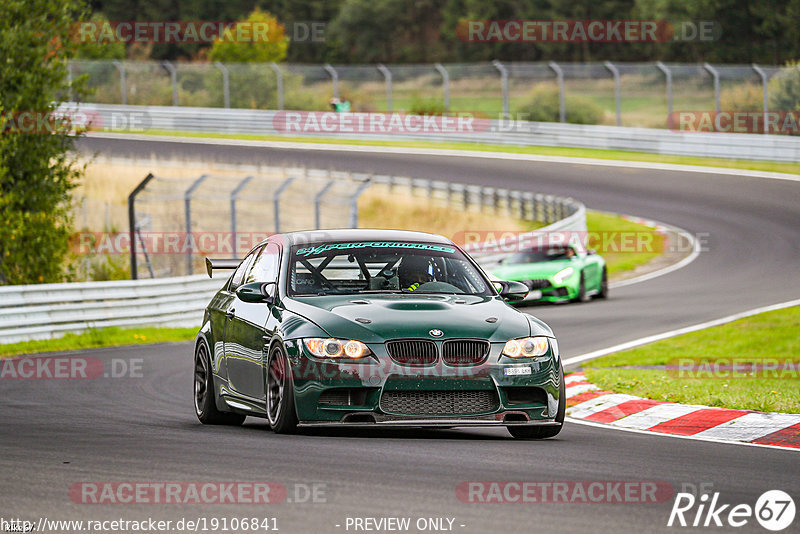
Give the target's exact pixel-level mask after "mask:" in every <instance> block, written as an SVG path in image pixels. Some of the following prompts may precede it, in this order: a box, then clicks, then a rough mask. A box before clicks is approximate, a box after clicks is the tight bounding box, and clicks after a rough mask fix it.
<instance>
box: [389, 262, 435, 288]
mask: <svg viewBox="0 0 800 534" xmlns="http://www.w3.org/2000/svg"><path fill="white" fill-rule="evenodd" d="M429 267H430V262H429V261H428V258H426V257H424V256H406V257H405V258H403V261H402V262H400V267H399V268H398V269H397V276H398V277H399V279H400V287H401V288H402V289H406V290H408V291H414V290H415V289H417V288H418V287H419V286H420V284H424V283H426V282H432V281H433V276H431V275H430V274H429V273H428V268H429Z"/></svg>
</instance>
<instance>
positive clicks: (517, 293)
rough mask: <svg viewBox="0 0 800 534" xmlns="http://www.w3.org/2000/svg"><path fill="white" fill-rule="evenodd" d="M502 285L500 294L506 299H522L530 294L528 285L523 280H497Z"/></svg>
mask: <svg viewBox="0 0 800 534" xmlns="http://www.w3.org/2000/svg"><path fill="white" fill-rule="evenodd" d="M495 284H498V285H500V286H501V287H500V296H501V297H503V299H505V300H522V299H524V298H525V296H526V295H527V294H528V291H530V290H529V289H528V286H526V285H525V284H523V283H522V282H515V281H513V280H502V281H498V282H495Z"/></svg>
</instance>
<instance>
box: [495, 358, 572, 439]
mask: <svg viewBox="0 0 800 534" xmlns="http://www.w3.org/2000/svg"><path fill="white" fill-rule="evenodd" d="M558 378H559V380H560V383H559V386H558V410H556V417H555V420H556V423H558V426H507V427H506V429H508V433H509V434H511V435H512V436H513V437H514V438H516V439H547V438H552V437H555V436H557V435H558V433H559V432H561V429H562V428H563V427H564V416H565V415H566V411H567V387H566V385H565V384H564V367H562V366H561V364H559V368H558Z"/></svg>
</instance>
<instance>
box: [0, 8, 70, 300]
mask: <svg viewBox="0 0 800 534" xmlns="http://www.w3.org/2000/svg"><path fill="white" fill-rule="evenodd" d="M85 16H86V12H85V9H84V5H83V2H82V1H81V0H60V1H59V2H53V1H52V0H5V1H4V2H2V3H0V112H2V119H3V120H2V134H0V214H2V225H0V283H3V284H30V283H37V282H57V281H60V280H63V279H64V278H65V274H64V273H65V269H64V264H65V257H66V254H67V248H68V247H67V238H68V236H69V234H70V233H71V218H70V205H69V203H70V191H71V190H72V189H73V187H75V185H76V184H77V182H78V180H79V178H80V176H81V173H82V168H81V167H80V166H79V165H78V163H77V161H76V159H75V156H74V153H72V152H70V150H71V149H72V148H73V147H74V142H75V136H74V135H72V134H71V133H70V132H69V131H68V130H69V126H70V125H69V121H66V122H65V123H61V124H60V125H58V127H57V128H54V129H53V131H52V132H47V131H46V130H47V128H46V121H45V122H42V123H39V124H38V125H34V126H33V127H32V128H27V129H26V128H21V125H20V122H19V120H18V119H19V118H20V117H21V116H22V114H25V113H27V114H28V116H29V117H30V116H33V117H37V116H38V117H47V116H52V113H53V111H54V110H55V109H56V108H57V107H58V105H59V104H61V103H62V102H64V100H65V99H66V98H67V95H68V92H69V91H68V89H69V87H68V81H67V80H68V78H67V59H68V58H69V57H71V56H72V55H73V54H74V52H75V47H76V46H77V43H76V42H75V41H74V40H73V39H72V38H71V29H72V24H73V22H74V21H75V20H83V19H84V17H85ZM74 90H75V91H78V90H79V87H75V88H74ZM28 124H30V123H28Z"/></svg>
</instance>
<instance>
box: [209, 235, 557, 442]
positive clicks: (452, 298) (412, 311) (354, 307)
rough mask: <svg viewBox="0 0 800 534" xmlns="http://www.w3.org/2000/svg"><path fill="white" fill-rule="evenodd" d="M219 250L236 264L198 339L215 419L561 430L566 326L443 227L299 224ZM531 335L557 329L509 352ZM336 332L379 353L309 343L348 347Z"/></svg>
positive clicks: (284, 428) (286, 427)
mask: <svg viewBox="0 0 800 534" xmlns="http://www.w3.org/2000/svg"><path fill="white" fill-rule="evenodd" d="M410 255H415V256H414V257H415V260H411V259H406V258H409V257H410ZM420 261H422V265H427V267H424V268H423V271H422V273H421V275H423V278H425V281H423V282H422V283H421V284H416V285H417V286H418V287H417V289H414V290H410V289H405V288H404V287H405V286H406V284H404V283H403V281H402V279H403V277H404V276H406V275H407V274H408V273H406V272H405V271H404V265H414V264H415V262H416V264H420ZM207 262H208V265H209V271H211V270H212V269H217V268H235V272H234V273H233V275H232V276H231V277H230V278H228V280H227V281H226V282H225V284H224V287H223V288H222V289H221V290H220V291H219V292H218V293H217V294H216V295H215V296H214V297H213V298H212V300H211V302H210V303H209V305H208V307H207V308H206V311H205V316H204V320H203V325H202V327H201V329H200V332H199V335H198V337H197V341H196V344H195V410H196V413H197V415H198V418H200V420H201V421H202V422H206V423H208V422H211V423H231V424H239V423H241V422H242V421H243V420H244V417H245V416H256V417H267V418H268V419H269V421H270V425H271V426H272V427H273V429H274V430H275V431H277V432H291V431H293V430H294V428H296V427H297V426H315V425H330V424H334V425H370V426H383V425H389V426H432V427H453V426H505V427H507V428H509V429H510V430H509V431H510V432H511V433H512V435H514V436H515V437H527V438H543V437H551V436H554V435H556V434H557V433H558V431H559V430H560V428H561V426H562V423H563V419H564V404H565V395H564V379H563V369H562V366H561V361H560V356H559V352H558V343H557V341H556V339H555V338H554V336H553V332H552V330H551V329H550V328H549V327H548V326H547V325H546V324H544V323H543V322H542V321H540V320H538V319H536V318H535V317H533V316H531V315H528V314H525V313H522V312H521V311H519V310H516V309H515V308H513V307H511V306H510V305H509V304H508V303H507V301H506V299H508V298H514V297H515V296H516V298H519V297H521V296H523V295H524V294H525V288H524V287H523V286H521V284H515V283H514V282H506V283H504V284H505V285H504V286H503V287H504V290H503V291H502V292H501V293H498V291H497V290H496V289H495V286H494V285H493V284H492V282H491V281H490V280H489V279H488V278H487V277H486V275H485V274H484V273H483V272H482V271H481V270H480V268H479V267H478V266H477V264H476V263H475V262H474V261H473V260H472V259H471V258H469V257H468V256H467V255H466V254H465V253H463V252H462V251H461V250H460V249H459V248H458V247H457V246H456V245H454V244H453V243H452V242H451V241H449V240H447V239H445V238H443V237H440V236H435V235H431V234H422V233H417V232H401V231H387V230H331V231H325V232H297V233H291V234H282V235H276V236H272V237H271V238H270V239H268V240H266V241H265V242H263V243H261V244H259V245H258V246H257V247H255V249H254V250H253V251H251V253H250V254H248V256H247V257H246V258H245V259H244V260H242V261H241V262H231V261H230V260H222V261H215V260H207ZM406 270H407V269H406ZM418 274H419V273H418ZM401 286H403V287H401ZM412 287H413V286H412ZM531 337H541V338H547V340H548V341H547V343H546V344H545V346H546V352H543V353H541V354H536V355H535V356H530V357H517V358H512V357H510V356H507V355H505V354H503V350H504V347H505V345H506V342H508V341H509V340H512V339H520V338H531ZM331 339H340V340H345V341H346V340H356V341H358V342H360V343H363V344H364V345H365V346H366V347H367V349H368V353H367V354H365V355H364V356H363V357H358V358H352V359H351V358H347V357H340V356H337V357H330V356H328V355H327V354H328V353H327V352H326V353H325V354H323V355H319V354H315V353H314V352H313V350H312V348H313V344H312V345H309V344H308V343H307V342H309V340H324V343H323V345H322V346H324V347H335V346H336V343H333V344H330V343H329V342H330V341H331ZM304 340H305V341H304ZM309 343H310V342H309ZM420 343H421V344H422V345H419V344H420ZM420 346H422V347H423V348H424V350H422V349H420V348H419V347H420ZM393 347H395V348H393ZM325 350H326V351H327V350H328V348H326V349H325ZM392 350H395V351H400V352H396V353H392V352H391V351H392ZM416 350H420V351H421V352H420V354H422V353H423V352H424V353H425V354H426V356H425V357H426V358H429V359H428V360H425V359H423V358H422V357H421V356H419V357H418V355H417V353H416V352H414V351H416ZM409 351H411V352H409ZM476 351H477V352H476ZM204 366H205V368H206V369H207V371H206V372H205V373H204V371H203V369H204ZM281 407H282V408H281Z"/></svg>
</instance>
